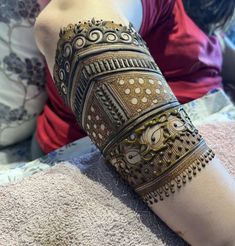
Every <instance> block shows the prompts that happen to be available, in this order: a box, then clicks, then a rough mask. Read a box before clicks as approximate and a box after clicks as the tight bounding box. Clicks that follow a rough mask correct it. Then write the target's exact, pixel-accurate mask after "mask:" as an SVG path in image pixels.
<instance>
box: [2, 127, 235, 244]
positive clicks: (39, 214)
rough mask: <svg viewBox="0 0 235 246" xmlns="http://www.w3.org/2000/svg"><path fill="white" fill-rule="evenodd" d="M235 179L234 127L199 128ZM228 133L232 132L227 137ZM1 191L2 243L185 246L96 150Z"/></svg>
mask: <svg viewBox="0 0 235 246" xmlns="http://www.w3.org/2000/svg"><path fill="white" fill-rule="evenodd" d="M200 130H201V132H202V134H203V135H204V137H205V139H206V140H207V142H208V144H209V145H210V147H211V148H213V149H214V150H215V152H216V153H217V156H218V157H219V158H220V159H221V160H222V161H223V164H224V165H225V167H226V168H227V169H228V171H229V172H230V173H231V174H232V175H233V176H235V165H234V161H235V153H234V151H233V150H234V147H235V124H234V122H224V123H223V122H222V123H216V124H205V125H203V126H201V127H200ZM228 133H229V134H228ZM75 163H76V164H77V165H79V169H78V168H77V167H76V166H72V165H70V164H68V163H61V164H59V165H56V166H54V167H52V168H51V169H49V170H46V171H43V172H40V173H38V174H35V175H33V176H31V177H29V178H26V179H24V180H22V181H20V182H17V183H15V184H10V185H8V186H5V187H3V186H2V187H0V194H1V200H0V245H4V246H6V245H9V246H10V245H20V246H21V245H22V246H23V245H50V246H53V245H61V246H62V245H63V246H64V245H84V246H86V245H87V246H88V245H89V246H92V245H102V246H103V245H114V246H115V245H123V246H124V245H125V246H126V245H157V246H158V245H159V246H162V245H172V246H173V245H174V246H178V245H179V246H181V245H187V244H186V243H185V242H184V241H183V240H182V239H180V238H179V237H178V236H177V235H176V234H174V232H172V231H171V230H170V229H169V228H168V227H167V226H166V225H165V224H164V223H163V222H162V221H161V220H160V219H159V218H158V217H157V216H155V215H154V214H153V213H152V212H151V211H150V209H149V208H148V207H147V206H146V205H145V204H144V203H143V202H142V201H141V200H140V198H139V197H138V196H137V195H136V194H134V192H132V191H131V189H130V188H129V186H128V185H127V184H126V183H124V182H123V181H122V180H121V179H120V178H119V177H118V175H117V174H116V173H115V171H114V170H113V169H112V168H111V167H110V166H109V165H107V164H106V163H105V162H104V160H103V159H102V158H101V156H100V154H99V152H98V151H97V150H96V149H94V150H93V151H91V152H89V153H88V154H86V155H82V157H81V158H77V160H75Z"/></svg>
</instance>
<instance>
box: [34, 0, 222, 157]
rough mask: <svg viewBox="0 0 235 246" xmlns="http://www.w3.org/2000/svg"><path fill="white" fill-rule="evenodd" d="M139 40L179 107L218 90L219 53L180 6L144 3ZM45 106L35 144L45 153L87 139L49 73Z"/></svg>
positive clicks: (177, 0)
mask: <svg viewBox="0 0 235 246" xmlns="http://www.w3.org/2000/svg"><path fill="white" fill-rule="evenodd" d="M142 5H143V21H142V26H141V30H140V34H141V35H142V37H143V38H144V40H145V41H146V42H147V45H148V47H149V49H150V52H151V54H152V56H153V57H154V59H155V60H156V63H157V64H158V66H159V67H160V69H161V71H162V72H163V74H164V76H165V78H166V80H167V81H168V83H169V85H170V87H171V88H172V90H173V92H174V93H175V95H176V97H177V98H178V99H179V101H180V102H182V103H186V102H189V101H191V100H193V99H196V98H199V97H201V96H203V95H205V94H206V93H207V92H209V91H210V90H211V89H215V88H219V87H221V82H222V78H221V76H220V73H221V67H222V52H221V48H220V45H219V41H218V40H217V38H216V37H214V36H210V37H208V36H207V35H206V34H205V33H203V31H201V30H200V29H199V28H198V27H197V26H196V24H195V23H194V22H193V21H192V20H191V19H190V18H189V17H188V16H187V14H186V12H185V10H184V6H183V3H182V0H142ZM47 89H48V96H49V100H48V103H47V105H46V106H45V109H44V112H43V113H42V114H41V115H40V116H39V118H38V128H37V140H38V142H39V145H40V147H41V148H42V150H43V151H44V152H45V153H48V152H50V151H52V150H54V149H57V148H59V147H61V146H63V145H65V144H67V143H70V142H72V141H74V140H76V139H79V138H81V137H83V136H85V133H84V132H83V131H82V130H81V129H80V128H79V127H78V125H77V124H76V121H75V117H74V116H73V115H72V113H71V111H70V110H69V109H68V108H66V107H65V105H64V104H63V102H62V100H61V98H60V97H59V95H58V93H57V91H56V89H55V86H54V83H53V81H52V79H51V77H50V75H49V73H48V75H47Z"/></svg>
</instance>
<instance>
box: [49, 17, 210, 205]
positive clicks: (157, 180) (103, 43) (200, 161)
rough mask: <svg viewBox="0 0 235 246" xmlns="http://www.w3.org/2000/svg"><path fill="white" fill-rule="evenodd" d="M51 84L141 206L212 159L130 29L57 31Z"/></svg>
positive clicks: (93, 24)
mask: <svg viewBox="0 0 235 246" xmlns="http://www.w3.org/2000/svg"><path fill="white" fill-rule="evenodd" d="M54 81H55V84H56V86H57V88H58V91H59V93H60V95H61V96H62V97H63V99H64V101H65V103H66V104H67V105H68V106H69V107H70V108H71V109H72V111H73V112H74V114H75V116H76V117H77V121H78V123H79V124H80V125H81V126H82V127H83V128H84V130H85V131H86V132H87V134H88V135H89V136H90V138H91V139H92V141H93V142H94V143H95V144H96V145H97V146H98V148H99V149H100V150H101V151H102V153H103V155H104V157H105V158H106V159H107V160H108V161H109V162H110V163H111V164H112V165H113V166H114V167H115V168H116V170H117V171H118V172H119V173H120V175H121V176H122V177H123V178H124V179H125V180H127V181H128V182H129V184H130V185H131V186H132V187H133V188H134V189H135V190H136V192H138V193H139V194H140V195H141V197H143V199H144V201H146V202H147V203H148V204H149V205H151V204H153V203H154V202H157V201H159V200H163V199H164V197H168V196H169V195H170V193H174V192H175V191H176V189H179V188H181V187H182V186H183V185H184V184H185V183H186V182H187V180H190V179H192V177H193V176H194V175H196V174H197V172H199V171H201V169H202V168H203V167H205V166H206V164H207V163H209V162H210V161H211V160H212V158H213V157H214V153H213V152H212V151H211V150H210V149H209V148H208V147H207V145H206V143H205V142H204V140H203V138H202V137H201V135H200V134H199V133H198V131H197V129H196V128H195V127H194V126H193V124H192V123H191V121H190V119H189V118H188V116H187V115H186V113H185V111H184V110H183V109H182V107H181V106H180V104H179V102H178V101H177V99H176V98H175V96H174V94H173V93H172V91H171V90H170V88H169V86H168V85H167V82H166V80H165V79H164V77H163V75H162V73H161V71H160V70H159V68H158V66H157V65H156V63H155V61H154V60H153V58H152V57H151V55H150V53H149V51H148V49H147V47H146V46H145V43H144V41H143V40H142V38H141V37H140V36H139V34H138V33H137V32H136V31H135V30H134V28H133V27H132V26H131V25H130V26H129V27H127V26H123V25H119V24H115V23H113V22H112V21H102V20H101V21H96V20H94V19H92V20H91V21H88V22H83V23H81V22H79V23H78V24H77V25H69V26H68V27H66V28H64V29H62V30H61V32H60V38H59V41H58V46H57V51H56V58H55V66H54Z"/></svg>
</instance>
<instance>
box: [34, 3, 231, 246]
mask: <svg viewBox="0 0 235 246" xmlns="http://www.w3.org/2000/svg"><path fill="white" fill-rule="evenodd" d="M133 9H134V11H133ZM92 18H95V19H96V20H100V19H103V20H112V21H114V22H115V23H120V24H123V25H125V26H128V24H129V22H132V23H133V25H134V26H135V28H136V30H139V28H140V25H141V3H140V1H136V0H135V1H134V0H129V1H124V0H123V1H118V2H117V1H110V0H100V1H95V0H88V1H86V2H84V1H79V0H71V1H67V0H53V1H52V2H51V3H50V4H48V6H47V7H46V8H45V9H44V10H43V11H42V13H41V14H40V16H39V17H38V19H37V21H36V25H35V37H36V41H37V44H38V47H39V49H40V50H41V52H42V53H43V54H44V55H45V58H46V60H47V63H48V65H49V69H50V72H51V73H52V74H53V67H54V63H55V53H56V47H57V42H58V34H59V31H60V29H61V28H62V27H66V26H67V25H68V24H71V23H72V24H76V23H78V21H87V20H91V19H92ZM159 38H160V37H159ZM150 207H151V209H152V210H153V211H154V213H156V214H157V215H158V216H159V217H160V218H161V219H162V220H163V221H165V222H166V224H167V225H168V226H169V227H170V228H171V229H173V230H174V231H175V232H176V233H177V234H178V235H179V236H181V237H182V238H184V239H185V240H186V241H187V242H188V243H190V244H191V245H213V246H214V245H219V246H220V245H234V244H235V235H234V229H233V228H235V219H234V213H235V182H234V179H233V178H232V177H231V176H230V175H229V174H228V173H227V171H226V170H225V169H224V167H223V166H222V165H221V163H220V161H219V160H218V159H217V158H215V159H213V160H212V161H211V162H210V163H209V165H208V166H207V167H206V168H204V169H203V170H202V171H201V172H200V174H199V175H197V176H196V177H195V178H193V180H192V181H190V182H189V183H187V185H185V186H184V187H183V188H182V189H180V190H177V192H175V193H174V194H172V195H170V196H169V197H168V198H166V199H165V200H164V201H160V202H158V203H154V204H153V205H151V206H150Z"/></svg>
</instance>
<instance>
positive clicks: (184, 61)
mask: <svg viewBox="0 0 235 246" xmlns="http://www.w3.org/2000/svg"><path fill="white" fill-rule="evenodd" d="M142 4H143V9H144V11H143V13H144V14H143V22H142V27H141V34H142V35H143V37H144V39H145V41H146V43H147V45H148V47H149V50H150V52H151V54H152V56H153V57H154V59H155V60H156V62H157V64H158V66H159V67H160V69H161V71H162V72H163V74H164V76H165V78H166V80H167V82H168V84H169V85H170V87H171V89H172V90H173V92H174V93H175V95H176V97H177V98H178V100H179V101H180V102H181V103H186V102H189V101H192V100H194V99H196V98H199V97H201V96H203V95H205V94H206V93H208V92H209V91H210V90H212V89H215V88H221V87H222V84H221V82H222V78H221V76H220V74H221V67H222V51H221V47H220V44H219V41H218V39H217V38H216V37H215V36H207V35H206V34H205V33H204V32H203V31H202V30H201V29H199V28H198V26H197V25H196V24H195V23H194V22H193V21H192V20H191V19H190V18H189V17H188V15H187V14H186V12H185V10H184V6H183V3H182V0H142ZM153 20H154V21H153ZM148 23H151V26H150V25H148Z"/></svg>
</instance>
